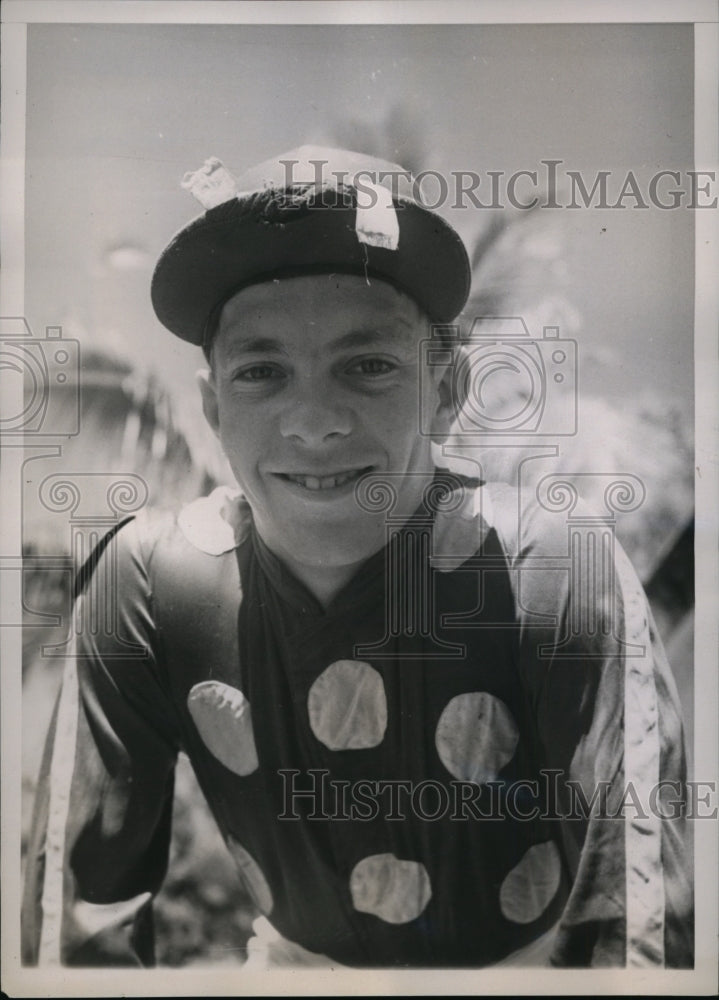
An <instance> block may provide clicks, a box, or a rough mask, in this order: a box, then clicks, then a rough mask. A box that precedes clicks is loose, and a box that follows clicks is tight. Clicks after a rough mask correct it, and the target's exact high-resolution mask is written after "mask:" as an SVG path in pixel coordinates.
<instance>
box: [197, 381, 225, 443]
mask: <svg viewBox="0 0 719 1000" xmlns="http://www.w3.org/2000/svg"><path fill="white" fill-rule="evenodd" d="M195 378H196V379H197V384H198V386H199V387H200V395H201V396H202V412H203V413H204V414H205V420H206V421H207V423H208V424H209V425H210V427H211V428H212V430H213V431H214V432H215V434H216V435H217V437H218V438H219V436H220V408H219V404H218V400H217V386H216V385H215V376H214V375H213V374H212V372H211V371H210V369H209V368H201V369H200V370H199V371H198V372H197V374H196V375H195Z"/></svg>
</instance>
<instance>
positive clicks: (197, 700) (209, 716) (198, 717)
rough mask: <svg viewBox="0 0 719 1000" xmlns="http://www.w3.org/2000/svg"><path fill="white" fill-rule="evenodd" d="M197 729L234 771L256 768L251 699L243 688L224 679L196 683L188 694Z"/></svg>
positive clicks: (216, 755) (209, 747) (189, 707)
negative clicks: (245, 694)
mask: <svg viewBox="0 0 719 1000" xmlns="http://www.w3.org/2000/svg"><path fill="white" fill-rule="evenodd" d="M187 707H188V709H189V710H190V715H191V716H192V719H193V722H194V723H195V725H196V726H197V731H198V732H199V734H200V736H201V737H202V739H203V741H204V743H205V746H206V747H207V749H208V750H209V751H210V753H211V754H212V755H213V756H214V757H216V758H217V759H218V760H219V761H220V763H222V764H224V765H225V767H227V768H229V770H230V771H233V772H234V773H235V774H240V775H247V774H252V772H253V771H256V770H257V766H258V761H257V749H256V747H255V738H254V734H253V732H252V715H251V712H250V703H249V702H248V700H247V698H245V696H244V695H243V693H242V692H241V691H238V689H237V688H234V687H230V685H229V684H223V683H222V682H221V681H203V682H202V683H201V684H195V686H194V687H193V688H192V690H191V691H190V693H189V695H188V696H187Z"/></svg>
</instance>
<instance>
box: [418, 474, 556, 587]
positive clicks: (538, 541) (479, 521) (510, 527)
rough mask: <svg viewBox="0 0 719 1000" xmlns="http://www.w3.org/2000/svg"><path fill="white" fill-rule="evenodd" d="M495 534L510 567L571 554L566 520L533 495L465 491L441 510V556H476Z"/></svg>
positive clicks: (501, 489)
mask: <svg viewBox="0 0 719 1000" xmlns="http://www.w3.org/2000/svg"><path fill="white" fill-rule="evenodd" d="M490 533H494V534H495V535H496V537H497V539H498V541H499V545H500V547H501V549H502V551H503V553H504V555H505V557H506V559H507V562H508V563H509V565H510V567H517V566H521V564H522V563H524V562H526V561H527V560H528V559H529V558H530V557H531V556H532V555H534V556H540V557H541V556H550V555H554V556H559V555H563V554H566V552H567V521H566V519H565V517H563V516H562V515H561V514H559V515H558V514H557V513H556V512H552V511H550V510H549V509H547V508H545V507H543V506H542V504H541V503H540V502H539V500H538V498H537V496H536V494H535V493H534V491H532V490H518V489H516V488H515V487H513V486H510V485H509V484H507V483H500V482H490V483H484V484H482V485H479V486H476V485H465V486H462V487H460V488H459V489H457V490H455V491H454V492H453V494H452V496H451V498H450V499H449V500H448V501H447V502H446V503H445V504H444V505H443V508H440V510H439V511H438V514H437V518H436V523H435V533H434V534H435V554H438V555H440V556H443V557H445V558H449V556H450V555H455V556H456V557H457V558H459V557H460V556H461V555H464V557H465V558H467V557H469V556H471V555H473V554H474V553H475V552H476V551H477V549H478V548H479V547H480V546H481V545H482V544H483V543H484V542H485V540H486V539H487V537H488V535H489V534H490Z"/></svg>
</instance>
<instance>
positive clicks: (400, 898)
mask: <svg viewBox="0 0 719 1000" xmlns="http://www.w3.org/2000/svg"><path fill="white" fill-rule="evenodd" d="M350 893H351V895H352V903H353V905H354V908H355V910H359V911H360V913H371V914H373V915H374V916H375V917H379V918H380V919H381V920H385V921H386V922H387V923H388V924H406V923H409V921H410V920H415V919H416V918H417V917H418V916H419V915H420V913H421V912H422V910H423V909H424V908H425V906H426V905H427V903H428V902H429V901H430V899H431V898H432V886H431V884H430V881H429V875H428V874H427V869H426V868H425V867H424V865H423V864H421V862H419V861H400V860H399V859H398V858H396V857H395V856H394V854H372V855H370V857H368V858H363V859H362V861H358V862H357V864H356V865H355V866H354V868H353V869H352V875H351V876H350Z"/></svg>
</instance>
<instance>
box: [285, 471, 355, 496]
mask: <svg viewBox="0 0 719 1000" xmlns="http://www.w3.org/2000/svg"><path fill="white" fill-rule="evenodd" d="M371 471H372V466H371V465H367V466H365V467H364V468H362V469H350V470H349V472H336V473H335V474H334V475H332V476H311V475H303V474H299V473H289V472H278V473H275V475H277V476H279V478H280V479H284V480H285V482H289V483H294V484H295V485H297V486H302V487H303V488H304V489H306V490H310V491H311V492H313V493H316V492H319V491H321V490H334V489H337V487H338V486H345V485H346V484H347V483H351V482H354V481H355V480H357V479H359V477H360V476H363V475H364V474H365V473H366V472H371Z"/></svg>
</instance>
